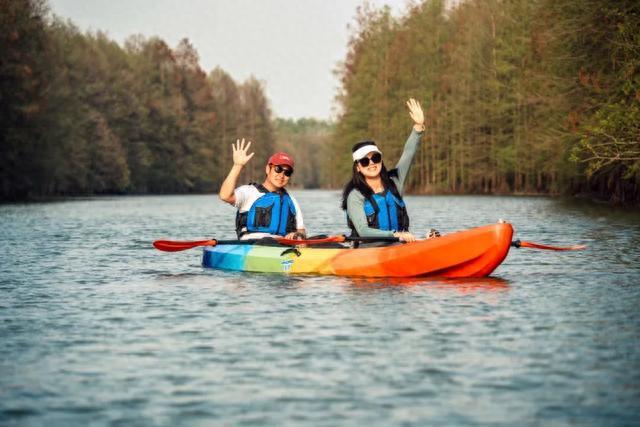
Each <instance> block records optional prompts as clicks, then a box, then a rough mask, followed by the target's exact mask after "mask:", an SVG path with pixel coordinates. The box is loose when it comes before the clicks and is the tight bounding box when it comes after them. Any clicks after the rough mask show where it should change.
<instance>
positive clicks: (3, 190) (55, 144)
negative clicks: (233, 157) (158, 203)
mask: <svg viewBox="0 0 640 427" xmlns="http://www.w3.org/2000/svg"><path fill="white" fill-rule="evenodd" d="M0 5H1V7H0V23H1V24H2V28H3V32H2V34H0V51H2V52H3V54H2V55H0V100H1V102H0V125H1V127H2V129H3V132H2V134H1V135H0V138H1V139H0V162H1V163H0V166H1V167H0V198H1V199H3V200H10V199H23V198H29V197H37V196H45V195H62V194H92V193H146V192H154V193H183V192H205V191H206V192H212V191H215V190H217V189H218V188H219V185H220V183H221V182H222V180H223V179H224V176H225V175H226V174H227V173H228V167H229V163H228V162H225V156H228V155H229V153H230V151H231V150H230V149H229V146H230V145H231V143H232V142H233V141H235V139H236V138H238V137H242V136H245V137H248V138H252V139H254V141H256V142H257V143H256V147H259V150H260V154H259V157H263V158H266V156H267V154H266V153H267V152H269V151H271V150H272V149H273V146H274V141H275V136H274V131H273V125H272V123H271V113H270V111H269V108H268V102H267V100H266V97H265V96H264V88H263V87H262V85H261V84H260V83H259V82H257V81H256V80H255V79H249V80H248V81H247V82H245V83H243V84H241V85H238V84H236V83H235V82H234V81H233V80H232V79H231V78H230V77H229V76H227V75H226V73H224V71H222V70H215V71H214V72H213V73H212V74H211V75H210V76H207V75H206V74H205V73H204V72H203V70H202V69H201V68H200V65H199V63H198V61H199V58H198V53H197V52H196V50H195V48H194V47H193V46H192V45H191V43H190V42H189V41H188V40H187V39H184V40H182V41H181V42H180V43H179V44H178V46H176V47H175V48H174V49H172V48H170V47H169V46H167V45H166V43H165V42H164V41H162V40H160V39H158V38H150V39H145V38H143V37H141V36H134V37H131V38H129V39H128V40H127V42H126V43H125V45H124V46H123V47H121V46H119V45H118V44H117V43H115V42H114V41H112V40H110V39H109V38H108V37H107V36H106V35H104V34H102V33H99V32H98V33H87V34H82V33H80V32H79V31H78V29H77V28H76V27H75V26H73V24H71V23H69V22H64V21H60V20H57V19H51V18H49V17H48V12H47V10H46V7H45V3H44V1H39V0H0ZM5 29H6V30H7V31H5ZM5 130H6V131H5ZM256 163H258V162H256ZM258 169H259V168H258ZM253 175H256V176H258V175H260V174H259V171H253Z"/></svg>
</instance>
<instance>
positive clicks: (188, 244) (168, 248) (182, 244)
mask: <svg viewBox="0 0 640 427" xmlns="http://www.w3.org/2000/svg"><path fill="white" fill-rule="evenodd" d="M268 240H269V239H267V240H263V241H267V242H268ZM273 240H274V241H276V242H277V243H279V244H281V245H287V246H297V245H317V244H321V243H342V242H354V241H357V242H397V241H398V238H397V237H347V236H343V235H337V236H327V237H320V238H311V239H303V240H297V239H286V238H284V237H274V238H273ZM260 241H261V239H252V240H216V239H210V240H195V241H175V240H156V241H155V242H153V246H154V247H155V248H156V249H158V250H160V251H164V252H178V251H185V250H187V249H192V248H196V247H198V246H216V245H252V244H254V243H256V242H260Z"/></svg>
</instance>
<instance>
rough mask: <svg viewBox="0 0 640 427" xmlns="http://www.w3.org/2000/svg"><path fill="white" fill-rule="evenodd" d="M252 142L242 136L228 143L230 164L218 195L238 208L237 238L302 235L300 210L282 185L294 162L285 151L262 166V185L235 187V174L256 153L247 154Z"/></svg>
mask: <svg viewBox="0 0 640 427" xmlns="http://www.w3.org/2000/svg"><path fill="white" fill-rule="evenodd" d="M250 146H251V141H248V142H247V144H246V146H245V141H244V138H243V139H242V140H239V139H238V140H236V144H235V145H234V144H231V147H232V149H233V166H232V167H231V171H230V172H229V175H227V178H226V179H225V180H224V182H223V183H222V186H220V192H219V194H218V197H220V199H221V200H223V201H225V202H227V203H229V204H230V205H233V206H235V207H236V208H238V212H237V214H236V233H237V234H238V238H239V239H243V240H245V239H260V238H263V237H274V236H284V237H286V238H288V239H295V238H304V237H305V229H304V224H303V221H302V211H301V210H300V206H299V205H298V202H297V201H296V199H295V198H293V196H291V195H290V194H289V193H287V191H286V190H285V189H284V187H285V186H286V185H287V184H288V183H289V179H290V178H291V175H292V174H293V167H294V162H293V159H292V158H291V156H289V155H288V154H286V153H282V152H280V153H276V154H274V155H273V156H271V157H270V158H269V161H268V162H267V166H266V167H265V173H266V177H265V179H264V182H263V183H262V184H255V183H251V184H248V185H241V186H240V187H238V188H236V183H237V181H238V176H240V172H242V168H243V167H244V165H246V164H247V163H248V162H249V160H251V158H252V157H253V155H254V154H255V153H251V154H247V152H248V151H249V147H250Z"/></svg>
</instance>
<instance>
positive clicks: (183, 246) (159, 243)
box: [153, 239, 218, 252]
mask: <svg viewBox="0 0 640 427" xmlns="http://www.w3.org/2000/svg"><path fill="white" fill-rule="evenodd" d="M217 243H218V242H217V241H216V240H215V239H213V240H196V241H192V242H180V241H174V240H156V241H155V242H153V247H155V248H156V249H158V250H160V251H165V252H178V251H184V250H187V249H191V248H195V247H197V246H215V245H216V244H217Z"/></svg>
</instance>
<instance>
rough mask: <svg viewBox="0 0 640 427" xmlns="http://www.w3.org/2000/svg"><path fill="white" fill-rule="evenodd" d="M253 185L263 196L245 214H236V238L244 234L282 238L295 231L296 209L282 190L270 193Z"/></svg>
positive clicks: (257, 185) (260, 186) (258, 185)
mask: <svg viewBox="0 0 640 427" xmlns="http://www.w3.org/2000/svg"><path fill="white" fill-rule="evenodd" d="M252 185H254V186H255V187H256V188H257V189H258V190H259V191H260V192H261V193H263V195H262V196H261V197H260V198H259V199H257V200H256V201H255V202H253V204H252V205H251V208H249V210H248V211H247V212H242V213H241V212H240V211H238V213H237V214H236V233H237V234H238V237H240V236H242V235H243V234H246V233H269V234H274V235H278V236H284V235H286V234H287V233H290V232H292V231H296V208H295V205H294V204H293V200H291V197H290V196H289V194H288V193H287V192H286V191H285V190H284V189H282V190H280V191H279V192H270V191H269V190H267V189H266V188H265V187H264V186H263V185H261V184H252Z"/></svg>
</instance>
